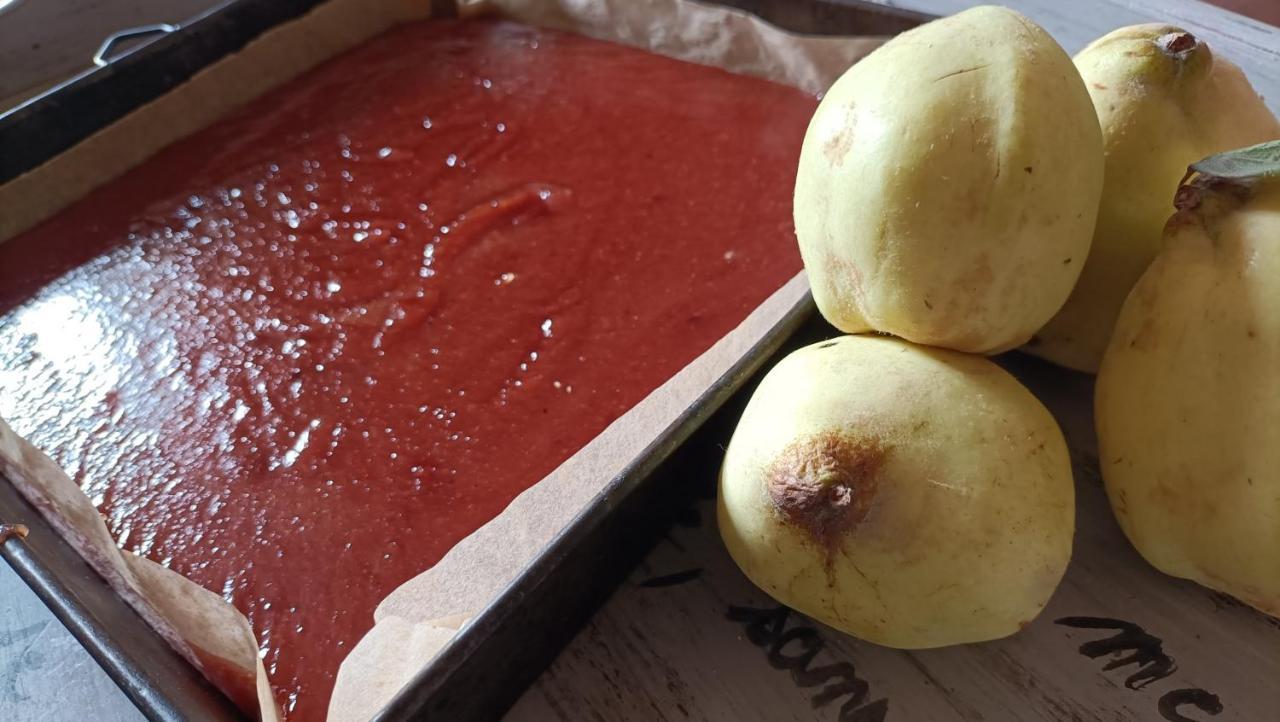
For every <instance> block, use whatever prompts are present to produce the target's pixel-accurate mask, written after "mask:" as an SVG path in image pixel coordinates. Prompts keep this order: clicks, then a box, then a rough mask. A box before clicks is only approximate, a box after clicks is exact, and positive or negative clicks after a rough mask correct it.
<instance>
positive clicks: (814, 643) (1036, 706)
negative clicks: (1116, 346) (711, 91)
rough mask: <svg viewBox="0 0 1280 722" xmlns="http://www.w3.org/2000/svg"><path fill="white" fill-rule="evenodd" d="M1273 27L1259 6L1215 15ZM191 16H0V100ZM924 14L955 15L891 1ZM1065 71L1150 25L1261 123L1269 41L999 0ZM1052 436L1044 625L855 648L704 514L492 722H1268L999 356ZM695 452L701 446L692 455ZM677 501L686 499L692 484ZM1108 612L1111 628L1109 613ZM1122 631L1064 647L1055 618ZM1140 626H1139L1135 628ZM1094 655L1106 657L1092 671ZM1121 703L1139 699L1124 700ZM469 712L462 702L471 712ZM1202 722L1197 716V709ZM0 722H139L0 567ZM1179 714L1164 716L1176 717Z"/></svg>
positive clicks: (1263, 692) (1226, 631) (1086, 453)
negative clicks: (1193, 42) (793, 606)
mask: <svg viewBox="0 0 1280 722" xmlns="http://www.w3.org/2000/svg"><path fill="white" fill-rule="evenodd" d="M1219 3H1220V4H1222V5H1225V6H1229V7H1233V8H1236V9H1238V10H1241V11H1244V12H1248V13H1250V14H1252V15H1254V16H1255V17H1257V18H1260V19H1264V20H1267V21H1269V22H1271V23H1275V24H1280V1H1277V0H1219ZM213 4H215V3H214V2H212V1H211V0H26V2H24V3H21V4H19V5H18V7H16V8H14V9H13V10H11V11H9V12H7V13H4V14H0V29H3V32H0V98H10V102H12V100H13V99H18V98H21V97H24V96H26V95H30V94H31V93H32V92H34V91H35V90H38V89H39V88H41V87H45V86H47V85H48V84H50V83H51V82H55V81H56V80H58V79H60V78H63V77H66V76H68V75H70V74H72V73H74V72H77V71H78V70H80V69H83V67H84V66H85V64H86V59H87V58H88V57H90V56H91V55H92V53H93V50H94V49H95V48H96V47H97V45H98V43H99V42H100V41H101V39H102V37H103V36H104V35H106V34H109V33H110V32H111V31H113V30H115V29H119V28H122V27H129V26H135V25H142V24H147V23H154V22H180V21H182V20H183V19H185V18H188V17H191V16H192V15H194V14H196V13H198V12H200V11H202V10H204V9H206V8H207V7H209V6H212V5H213ZM893 4H895V5H898V6H901V7H905V8H908V9H912V10H920V11H923V12H928V13H934V14H945V13H950V12H954V11H957V10H960V9H963V8H965V7H968V6H971V5H976V4H980V3H978V2H974V1H972V0H899V1H897V2H894V3H893ZM1006 4H1008V5H1010V6H1013V7H1016V8H1018V9H1020V10H1022V11H1023V12H1025V13H1026V14H1028V15H1029V16H1031V17H1032V18H1033V19H1035V20H1037V21H1038V22H1040V23H1041V24H1042V25H1044V26H1045V27H1046V28H1047V29H1048V30H1049V31H1050V32H1052V33H1053V35H1054V36H1055V37H1056V38H1057V39H1058V40H1059V41H1060V42H1062V44H1063V45H1064V46H1065V47H1066V48H1067V50H1068V51H1071V52H1074V51H1076V50H1078V49H1080V48H1081V47H1083V46H1084V44H1085V43H1087V42H1088V41H1089V40H1091V39H1092V38H1094V37H1096V36H1098V35H1101V34H1103V33H1105V32H1107V31H1109V30H1111V29H1113V28H1115V27H1118V26H1121V25H1127V24H1132V23H1138V22H1151V21H1165V22H1172V23H1175V24H1178V25H1181V26H1183V27H1185V28H1187V29H1188V30H1191V31H1192V32H1194V33H1196V34H1198V35H1201V36H1202V37H1204V38H1205V39H1206V40H1208V41H1209V42H1210V44H1211V45H1212V46H1213V47H1214V48H1215V50H1216V51H1218V52H1220V53H1223V54H1225V55H1227V56H1228V57H1230V58H1231V59H1232V60H1234V61H1236V62H1237V63H1238V64H1239V65H1241V66H1242V67H1244V68H1245V70H1246V72H1248V74H1249V76H1250V77H1251V79H1252V80H1253V82H1254V84H1255V86H1256V87H1257V88H1258V89H1259V91H1260V92H1262V93H1263V95H1264V96H1266V97H1267V100H1268V104H1269V105H1270V106H1271V107H1272V109H1273V110H1276V111H1278V112H1280V30H1277V29H1276V28H1273V27H1269V26H1267V25H1265V24H1263V23H1262V22H1258V21H1257V20H1250V19H1248V18H1245V17H1243V16H1241V15H1237V14H1233V13H1230V12H1227V11H1224V10H1222V9H1219V8H1215V7H1212V6H1210V5H1206V4H1204V3H1200V2H1195V1H1194V0H1167V1H1166V2H1160V1H1158V0H1080V1H1079V2H1060V1H1059V0H1006ZM1006 363H1007V365H1009V366H1011V367H1012V368H1013V370H1014V371H1015V372H1016V373H1018V375H1019V376H1020V377H1021V378H1023V379H1024V381H1026V382H1027V383H1028V384H1029V385H1030V386H1032V388H1033V390H1035V391H1036V392H1037V394H1038V395H1040V396H1041V398H1042V399H1044V400H1045V401H1046V404H1047V405H1049V406H1050V408H1051V409H1052V410H1053V411H1054V413H1055V415H1057V416H1058V418H1059V421H1060V423H1062V425H1063V427H1064V430H1065V432H1066V433H1067V436H1068V437H1069V440H1070V442H1071V445H1072V448H1073V453H1074V456H1075V462H1076V475H1077V486H1078V494H1079V499H1078V506H1079V509H1078V517H1079V527H1080V531H1079V534H1078V536H1077V543H1076V555H1075V559H1074V561H1073V564H1072V567H1071V570H1070V571H1069V572H1068V575H1067V578H1066V580H1065V581H1064V583H1063V586H1062V588H1061V589H1060V590H1059V593H1058V594H1057V595H1056V596H1055V598H1054V600H1053V602H1052V603H1051V604H1050V607H1049V609H1047V610H1046V612H1045V614H1043V615H1042V616H1041V617H1040V619H1039V620H1037V622H1036V623H1035V624H1033V625H1032V626H1031V627H1030V628H1028V629H1027V630H1026V631H1025V632H1024V633H1023V634H1021V635H1018V636H1017V637H1015V638H1013V639H1011V640H1007V641H1002V642H998V643H994V644H987V645H970V646H966V647H960V648H952V649H947V650H934V651H928V652H916V653H907V652H900V651H895V650H888V649H884V648H880V647H875V646H873V645H868V644H864V643H861V642H858V641H856V640H853V639H851V638H849V637H846V636H844V635H841V634H839V633H837V632H834V631H832V630H829V629H826V628H823V627H821V625H818V624H816V623H814V622H812V621H809V620H806V619H804V618H802V617H800V616H798V615H796V614H792V613H789V612H788V611H787V610H785V609H783V608H781V607H778V605H776V604H775V603H773V602H772V601H771V600H770V599H769V598H768V597H767V596H765V595H764V594H763V593H762V592H760V591H759V590H757V589H755V588H754V587H752V586H751V585H750V583H749V582H747V581H746V580H745V578H743V577H742V575H741V574H740V573H739V572H738V571H737V569H736V568H735V567H734V566H733V564H732V562H731V561H730V560H729V559H728V557H727V555H726V554H725V552H724V549H723V547H722V546H721V544H720V542H719V539H718V536H717V534H716V532H715V528H714V519H713V514H712V513H711V510H710V509H711V507H710V502H709V501H704V502H702V503H701V504H700V505H698V506H697V507H695V508H692V509H690V510H689V511H688V512H687V513H686V514H685V515H684V517H683V523H682V524H680V525H677V527H676V528H674V529H673V530H672V532H671V533H670V535H669V536H668V539H667V540H666V541H664V542H663V543H662V544H660V545H659V546H658V547H657V548H656V549H654V551H653V552H652V553H651V554H650V556H649V557H648V558H647V559H646V560H645V562H644V563H643V564H642V565H641V566H640V567H639V568H638V569H636V570H635V572H634V573H633V574H632V577H631V579H630V581H629V582H628V583H626V584H625V585H623V586H622V587H621V588H619V589H618V590H617V591H616V592H615V593H614V594H613V596H612V597H611V598H610V600H609V601H608V603H607V604H606V605H605V606H604V608H602V609H601V610H600V611H599V612H598V613H597V614H596V615H595V617H594V618H593V619H592V620H591V621H590V622H589V623H588V624H587V626H586V627H585V628H584V629H583V630H582V631H581V632H580V633H579V634H578V635H577V637H576V638H575V639H574V641H573V642H572V643H571V644H570V645H569V646H568V648H566V649H565V650H564V652H563V653H562V654H561V655H560V656H559V658H558V659H557V660H556V662H555V663H554V664H553V665H552V667H551V668H550V669H548V670H547V672H546V673H545V674H543V676H542V677H541V678H540V679H539V681H538V682H537V683H536V684H535V685H534V686H533V687H531V688H530V689H529V690H528V691H527V692H526V693H525V695H524V696H523V697H522V698H521V699H520V701H519V702H518V703H517V704H516V705H515V707H514V708H513V709H512V711H511V713H510V715H509V718H510V719H512V720H519V721H523V720H548V719H560V720H583V719H600V720H613V719H695V720H812V719H830V720H859V721H870V720H879V719H886V718H887V719H898V720H925V719H941V720H950V719H984V718H985V719H1053V720H1064V719H1082V720H1093V719H1107V720H1111V719H1115V720H1121V719H1125V720H1127V719H1137V720H1145V719H1152V720H1160V719H1171V720H1178V719H1192V720H1195V719H1200V720H1204V719H1214V720H1219V719H1221V720H1248V721H1250V722H1252V721H1253V720H1258V721H1260V722H1265V721H1269V720H1280V644H1277V645H1276V646H1275V648H1274V649H1273V648H1271V647H1270V646H1259V645H1258V642H1257V640H1258V639H1264V640H1265V639H1272V640H1276V639H1280V636H1277V633H1276V632H1277V630H1278V629H1280V622H1278V621H1276V620H1273V619H1270V618H1267V617H1265V616H1263V615H1261V614H1258V613H1256V612H1253V611H1251V610H1247V609H1244V608H1242V607H1241V606H1240V605H1238V604H1237V603H1235V602H1233V601H1231V600H1230V599H1229V598H1227V597H1225V596H1223V595H1218V594H1213V593H1210V592H1208V591H1206V590H1203V589H1201V588H1199V587H1196V586H1195V585H1192V584H1189V583H1184V582H1179V581H1176V580H1173V579H1170V578H1168V577H1164V576H1162V575H1160V574H1158V573H1156V572H1155V571H1153V570H1152V569H1150V568H1149V567H1147V566H1146V565H1145V564H1143V563H1142V562H1141V560H1140V559H1138V558H1137V556H1136V554H1135V553H1134V552H1133V550H1132V549H1131V548H1130V547H1129V545H1128V544H1127V543H1126V542H1125V541H1124V539H1123V537H1122V535H1121V534H1120V532H1119V529H1118V528H1117V527H1116V526H1115V523H1114V521H1113V520H1112V518H1111V516H1110V512H1109V509H1108V508H1107V506H1106V501H1105V498H1104V496H1103V494H1102V492H1101V488H1100V485H1099V483H1098V479H1097V476H1096V459H1095V457H1094V453H1095V452H1094V448H1095V447H1094V441H1093V434H1092V428H1091V421H1090V416H1089V399H1090V396H1091V385H1090V382H1089V380H1088V379H1087V378H1086V377H1083V376H1079V375H1071V374H1065V373H1062V372H1059V371H1057V370H1055V369H1050V368H1049V367H1048V366H1047V365H1044V364H1041V363H1039V362H1035V361H1033V360H1030V359H1027V358H1024V357H1020V356H1017V355H1012V356H1009V357H1007V359H1006ZM703 443H709V444H714V443H716V440H715V439H714V438H709V439H707V440H705V441H704V442H703ZM690 473H691V474H698V475H699V477H698V478H697V479H691V483H704V484H705V483H706V478H705V475H706V474H708V473H711V472H710V471H709V470H707V469H705V468H704V469H698V470H691V472H690ZM1116 610H1120V611H1116ZM1103 611H1105V612H1107V615H1106V616H1108V617H1109V618H1119V617H1124V619H1123V620H1121V621H1129V622H1131V621H1133V620H1135V619H1138V618H1141V619H1142V623H1143V625H1145V627H1146V628H1145V629H1144V630H1143V631H1144V632H1145V633H1147V634H1148V637H1142V636H1141V635H1140V634H1138V632H1137V631H1135V630H1133V629H1127V628H1119V627H1115V628H1104V629H1081V628H1078V627H1073V626H1069V625H1065V624H1057V623H1055V621H1054V620H1055V619H1059V618H1063V617H1069V616H1103V615H1102V614H1101V612H1103ZM1153 621H1154V623H1153ZM1107 639H1120V641H1121V642H1122V643H1121V644H1118V645H1112V646H1113V647H1115V648H1116V649H1117V650H1128V651H1127V652H1125V651H1121V655H1120V656H1125V655H1126V654H1129V653H1133V652H1135V651H1136V652H1138V653H1141V654H1145V655H1146V657H1145V658H1144V660H1143V661H1147V660H1154V663H1157V664H1158V663H1159V662H1160V661H1161V659H1162V657H1161V655H1164V656H1167V657H1171V658H1176V660H1177V662H1176V667H1177V671H1175V672H1173V673H1172V674H1171V675H1170V676H1168V677H1167V678H1164V679H1161V680H1158V681H1156V682H1152V683H1150V684H1146V685H1145V686H1144V685H1141V684H1131V685H1130V686H1135V687H1138V688H1137V689H1130V688H1129V687H1128V686H1126V684H1125V682H1126V678H1128V677H1129V676H1130V675H1131V674H1132V673H1133V672H1134V671H1135V670H1137V669H1140V668H1141V665H1139V664H1129V665H1124V666H1119V667H1117V668H1114V669H1112V670H1105V669H1104V666H1105V665H1106V664H1107V662H1108V661H1109V660H1112V659H1113V658H1114V655H1111V654H1102V655H1101V656H1100V657H1099V658H1097V659H1092V658H1090V657H1088V656H1085V655H1082V654H1080V653H1079V651H1078V650H1079V648H1080V646H1081V645H1082V644H1086V643H1088V642H1091V641H1097V640H1107ZM1113 651H1115V650H1113ZM1139 682H1141V680H1139ZM478 693H481V692H480V691H478ZM1214 697H1216V698H1217V700H1218V702H1219V703H1220V704H1221V705H1222V712H1221V713H1220V714H1219V715H1217V716H1211V715H1209V714H1207V713H1205V712H1203V711H1198V710H1197V706H1199V707H1200V708H1201V709H1204V708H1210V709H1212V708H1214V706H1213V701H1212V698H1214ZM0 712H2V713H3V714H0V718H3V719H4V720H6V721H13V722H24V721H25V720H32V721H35V720H41V721H43V720H60V719H65V720H110V721H113V722H114V721H115V720H121V721H123V720H136V719H141V716H140V714H139V713H138V712H137V710H136V709H134V708H133V707H132V706H131V705H130V703H129V702H128V700H127V699H126V698H125V697H124V696H123V694H122V693H120V691H119V690H118V689H116V688H115V687H114V686H113V685H112V684H111V682H110V681H109V680H108V679H107V678H106V676H105V674H104V673H103V672H102V671H101V669H99V668H98V667H97V666H96V665H95V664H94V663H93V662H92V661H91V660H90V659H89V658H88V656H87V655H86V654H85V652H84V651H83V649H81V648H80V647H79V646H78V645H77V644H76V643H75V642H74V640H72V639H71V638H70V636H69V634H68V633H67V632H66V630H65V629H64V628H62V627H61V625H60V624H59V623H58V622H57V621H56V620H54V619H53V618H52V617H51V616H50V615H49V613H48V611H47V610H45V609H44V607H43V606H41V605H40V602H39V600H38V599H36V598H35V596H34V595H33V594H32V593H31V592H30V590H28V589H26V588H25V587H24V586H23V584H22V582H21V581H20V580H19V579H17V577H16V576H15V575H13V573H12V572H11V571H10V570H9V569H8V568H7V567H5V566H4V565H0ZM1178 713H1180V714H1181V715H1183V716H1182V717H1179V716H1177V714H1178Z"/></svg>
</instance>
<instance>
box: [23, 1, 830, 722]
mask: <svg viewBox="0 0 1280 722" xmlns="http://www.w3.org/2000/svg"><path fill="white" fill-rule="evenodd" d="M814 106H815V101H814V99H813V98H811V97H809V96H807V95H805V94H802V93H800V92H798V91H796V90H793V89H789V88H785V87H781V86H778V85H774V84H770V83H767V82H764V81H760V80H755V79H750V78H745V77H740V76H734V75H730V74H727V73H724V72H722V71H719V70H715V69H710V68H705V67H700V66H695V65H689V64H685V63H681V62H677V61H673V60H669V59H665V58H661V57H657V56H654V55H650V54H647V53H643V52H640V51H636V50H632V49H627V48H623V47H620V46H616V45H611V44H607V43H602V42H598V41H593V40H588V39H585V38H582V37H578V36H572V35H564V34H559V33H553V32H547V31H539V30H533V29H530V28H526V27H521V26H516V25H511V24H497V23H488V22H472V23H463V24H457V23H447V22H429V23H416V24H411V25H408V26H405V27H403V28H400V29H397V30H395V31H392V32H390V33H388V34H386V35H384V36H381V37H379V38H377V39H375V40H374V41H371V42H369V43H367V44H365V45H364V46H362V47H360V48H358V49H356V50H354V51H353V52H350V53H348V54H346V55H343V56H341V57H339V58H337V59H335V60H333V61H330V62H328V63H327V64H325V65H323V66H321V67H320V68H318V69H316V70H315V71H313V72H311V73H309V74H307V75H305V76H304V77H302V78H300V79H298V80H296V81H293V82H291V83H289V84H288V85H287V86H286V87H284V88H282V89H280V90H278V91H274V92H271V93H269V94H268V95H267V96H266V97H264V98H262V99H259V100H257V101H255V102H253V103H251V104H250V105H249V106H247V107H246V108H244V109H242V110H240V111H238V112H237V113H235V114H234V115H233V116H232V117H230V118H228V119H226V120H224V121H222V122H219V123H217V124H216V125H214V126H213V127H211V128H209V129H207V130H205V131H203V132H200V133H198V134H197V135H195V136H193V137H191V138H188V139H186V140H183V141H181V142H179V143H177V144H175V145H173V146H171V147H169V148H168V149H166V150H164V151H163V152H161V153H160V154H159V155H157V156H156V157H154V158H152V159H151V160H149V161H148V162H147V163H145V164H144V165H142V166H141V167H139V168H137V169H136V170H134V171H132V172H130V173H128V174H127V175H125V176H124V177H122V178H120V179H118V180H117V181H114V182H112V183H111V184H109V185H108V186H106V187H104V188H102V189H101V190H99V191H96V192H94V193H93V194H91V195H90V196H88V197H87V198H85V199H84V200H82V201H81V202H79V203H77V204H76V205H74V206H72V207H71V208H70V209H68V210H67V211H65V212H63V213H62V214H61V215H59V216H57V217H56V218H54V219H53V220H51V221H49V222H46V223H44V224H43V225H41V226H39V227H37V228H35V229H34V230H32V231H29V232H27V233H26V234H24V235H22V236H20V237H18V238H16V239H14V240H13V241H11V242H9V243H7V244H4V245H3V246H0V311H3V315H2V316H0V414H2V415H3V416H4V418H6V419H7V420H8V421H9V422H10V423H11V424H12V425H13V426H14V428H15V429H16V430H17V431H18V432H19V433H22V434H24V435H26V436H27V437H28V438H30V439H31V440H32V441H33V442H34V443H36V444H37V445H38V446H40V447H41V448H43V449H45V450H47V451H48V452H49V453H50V454H51V455H52V456H53V457H54V458H55V459H56V460H57V461H59V462H60V463H61V464H62V465H63V467H64V468H66V469H67V470H68V472H69V473H70V474H72V475H73V477H74V478H75V479H76V480H77V481H78V482H79V483H80V484H81V485H82V486H83V487H84V489H85V490H86V491H87V492H88V493H89V495H90V496H91V498H92V499H93V500H94V502H95V503H96V504H97V505H98V506H99V508H100V509H101V510H102V512H103V514H104V515H105V516H106V518H107V522H108V525H109V527H110V528H111V530H112V532H113V534H114V535H115V536H116V538H117V539H118V540H119V542H120V544H121V545H123V546H124V547H126V548H128V549H132V550H135V551H137V552H139V553H142V554H145V555H147V556H149V557H151V558H152V559H155V560H157V561H159V562H161V563H163V564H165V565H167V566H169V567H170V568H172V569H174V570H177V571H179V572H181V573H182V574H185V575H187V576H188V577H190V578H191V579H193V580H195V581H196V582H198V583H200V584H202V585H204V586H205V587H207V588H209V589H211V590H214V591H216V592H218V593H220V594H222V595H223V596H225V597H226V598H227V599H229V600H231V601H232V602H233V603H235V605H236V606H237V607H239V608H240V609H241V610H243V611H244V612H245V614H247V615H248V617H249V619H250V620H251V622H252V623H253V626H254V629H255V631H256V632H257V634H258V635H259V638H260V640H261V643H262V647H263V649H264V655H265V662H266V665H267V668H268V671H269V674H270V677H271V679H272V682H273V684H274V686H275V689H276V692H277V694H278V696H279V699H280V701H281V703H282V704H283V705H284V706H285V708H286V709H287V710H288V712H289V713H290V717H292V718H295V719H320V718H322V717H323V713H324V709H325V705H326V701H327V698H328V693H329V690H330V688H331V685H332V679H333V675H334V673H335V672H336V670H337V667H338V664H339V662H340V661H341V659H342V657H343V656H344V654H345V653H346V651H347V650H348V649H349V648H350V647H351V646H352V645H353V644H354V643H355V642H356V641H357V640H358V639H359V637H360V636H361V634H363V633H364V632H365V631H366V630H367V629H368V628H369V627H370V626H371V623H372V612H373V608H374V606H375V605H376V604H377V602H378V601H379V600H380V599H381V598H382V597H383V596H384V595H385V594H386V593H387V592H389V591H390V590H392V589H393V588H395V587H396V586H397V585H399V584H400V583H401V582H404V581H405V580H407V579H408V578H410V577H412V576H413V575H415V574H417V573H418V572H421V571H422V570H424V569H426V568H428V567H430V566H431V565H432V564H434V563H435V562H436V561H437V560H438V559H439V558H440V557H441V556H442V555H443V554H444V553H445V552H446V551H448V550H449V548H450V547H452V546H453V545H454V544H455V543H456V542H457V541H458V540H459V539H461V538H462V537H464V536H465V535H466V534H468V533H470V532H471V531H473V530H474V529H475V528H476V527H478V526H479V525H480V524H482V523H484V522H485V521H486V520H488V519H490V518H492V517H493V516H494V515H495V514H496V513H497V512H499V511H500V510H501V509H502V508H503V507H504V506H505V505H506V504H507V503H508V502H509V501H510V500H511V499H512V498H513V497H514V496H515V495H516V494H518V493H519V492H520V491H521V490H523V489H525V488H526V487H528V486H529V485H530V484H532V483H534V482H536V481H537V480H538V479H540V478H541V477H543V476H544V475H546V474H547V473H548V472H550V471H551V470H552V469H553V468H555V467H556V466H557V465H558V464H559V463H560V462H561V461H563V460H564V459H565V458H567V457H568V456H569V455H571V454H572V453H573V452H574V451H576V450H577V449H579V448H580V447H581V446H583V445H584V444H585V443H586V442H587V441H589V440H590V439H591V438H592V437H593V436H594V435H595V434H597V433H598V432H599V431H600V430H602V429H603V428H604V427H605V426H606V425H607V424H608V423H609V422H610V421H612V420H613V419H615V418H617V417H618V416H619V415H620V414H622V413H623V412H624V411H625V410H626V409H628V408H629V407H631V406H632V405H634V404H635V403H636V402H637V401H639V400H640V399H641V398H642V397H643V396H644V395H645V394H647V393H648V392H649V391H650V390H652V389H654V388H655V387H657V386H658V385H659V384H661V383H662V382H663V381H664V380H665V379H667V378H668V377H670V376H671V375H672V374H673V373H674V372H676V371H677V370H679V369H680V368H681V367H682V366H684V365H685V364H686V363H688V362H689V361H690V360H692V359H693V358H694V357H696V356H697V355H698V354H699V353H700V352H702V351H703V350H705V349H706V348H708V347H709V346H710V345H711V344H712V343H713V342H714V341H715V340H716V339H718V338H719V337H721V336H722V335H724V334H725V333H726V332H728V331H729V330H730V329H731V328H733V326H734V325H736V324H737V323H738V322H739V321H740V320H741V319H742V318H743V317H744V316H745V315H746V314H747V313H748V312H749V311H750V309H752V308H753V307H755V306H756V305H757V304H759V303H760V302H761V301H762V300H763V299H764V298H765V297H766V296H768V294H769V293H770V292H772V291H773V290H774V289H776V288H777V287H779V286H780V285H781V284H782V283H783V282H784V281H785V280H786V279H787V278H789V277H790V276H791V275H793V274H794V273H795V272H796V271H797V270H799V268H800V259H799V256H798V254H797V252H796V249H795V241H794V238H793V235H792V231H791V221H790V205H791V189H792V184H793V181H794V169H795V163H796V158H797V156H798V152H799V148H800V142H801V139H802V137H803V134H804V129H805V126H806V124H807V121H808V118H809V115H810V114H811V113H812V111H813V108H814Z"/></svg>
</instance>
